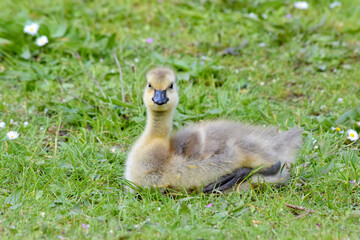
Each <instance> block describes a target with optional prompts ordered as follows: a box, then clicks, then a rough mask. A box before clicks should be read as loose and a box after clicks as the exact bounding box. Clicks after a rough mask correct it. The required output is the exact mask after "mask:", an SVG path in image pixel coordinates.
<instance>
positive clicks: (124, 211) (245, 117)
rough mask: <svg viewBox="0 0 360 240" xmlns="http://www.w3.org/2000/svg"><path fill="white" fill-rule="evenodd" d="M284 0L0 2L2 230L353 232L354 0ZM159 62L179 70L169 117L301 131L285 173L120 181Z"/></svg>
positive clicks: (55, 235) (320, 235)
mask: <svg viewBox="0 0 360 240" xmlns="http://www.w3.org/2000/svg"><path fill="white" fill-rule="evenodd" d="M294 2H295V1H277V0H274V1H264V0H255V1H250V0H243V1H230V0H222V1H220V0H214V1H206V0H203V1H181V0H177V1H175V0H174V1H167V0H162V1H160V0H159V1H145V0H138V1H130V0H126V1H120V0H113V1H97V0H94V1H91V0H83V1H80V0H53V1H49V0H48V1H41V0H34V1H24V0H22V1H20V0H1V2H0V9H1V10H0V22H1V24H0V238H2V239H44V238H45V239H256V238H259V239H358V238H359V236H360V228H359V225H360V191H359V190H360V188H359V184H360V152H359V148H360V140H357V141H351V140H350V139H348V138H347V137H348V133H347V131H348V130H349V129H353V130H355V131H357V132H359V131H360V77H359V76H360V22H359V16H360V2H359V1H358V0H356V1H352V0H344V1H341V3H339V4H334V3H333V1H327V0H324V1H315V0H314V1H309V2H308V8H307V9H299V8H296V7H295V6H294ZM339 5H340V6H339ZM31 22H35V23H37V24H39V26H40V28H39V30H38V32H37V34H36V35H34V36H33V35H30V34H28V33H25V32H24V27H25V25H27V24H29V23H31ZM32 30H34V29H32ZM40 36H46V38H47V40H48V42H47V43H46V41H43V42H36V40H37V38H38V37H40ZM43 40H44V39H43ZM38 44H39V45H42V46H38ZM43 44H44V45H43ZM115 56H116V57H115ZM116 58H118V60H119V63H120V66H121V70H120V68H119V67H118V65H117V63H116ZM155 66H169V67H171V68H173V69H174V70H175V71H176V72H177V79H178V86H179V88H180V104H179V106H178V108H177V112H176V115H175V120H174V127H175V129H179V128H180V127H182V126H185V125H187V124H190V123H192V122H196V121H201V120H205V119H219V118H221V119H232V120H236V121H242V122H246V123H251V124H256V125H266V126H270V125H273V126H277V127H279V128H280V129H282V130H286V129H289V128H291V127H296V126H301V127H303V128H304V134H303V138H304V144H303V147H302V148H301V150H300V151H299V154H298V159H297V162H296V164H295V165H294V166H293V171H292V172H293V176H292V178H291V180H290V181H289V183H288V184H287V185H286V186H283V187H282V188H274V187H270V186H264V187H263V188H261V189H253V190H250V191H248V192H245V193H242V194H240V193H237V192H234V193H232V194H228V195H220V196H218V195H205V194H192V195H186V194H184V193H179V194H178V195H176V196H164V195H162V194H160V193H157V192H154V191H145V190H144V191H142V192H140V194H139V195H134V194H129V193H127V192H125V191H124V185H125V184H126V182H125V180H124V178H123V172H124V163H125V160H126V156H127V152H128V151H129V148H130V146H131V144H132V143H133V142H134V141H135V140H136V137H137V136H138V135H139V134H140V133H141V131H142V130H143V129H144V126H145V120H146V112H145V108H144V106H143V103H142V99H141V98H142V91H143V88H144V87H145V84H146V82H145V73H146V72H147V71H148V70H149V69H151V68H152V67H155ZM120 73H122V80H123V84H122V81H121V76H120V75H121V74H120ZM2 122H3V123H2ZM334 128H337V129H334ZM11 131H16V132H17V133H18V134H19V136H18V137H16V135H15V136H13V137H12V138H13V139H11V138H9V136H8V133H9V132H11ZM13 134H14V133H13ZM10 137H11V136H10ZM289 204H290V205H289ZM292 205H293V206H292ZM296 208H298V209H296Z"/></svg>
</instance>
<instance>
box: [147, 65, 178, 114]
mask: <svg viewBox="0 0 360 240" xmlns="http://www.w3.org/2000/svg"><path fill="white" fill-rule="evenodd" d="M146 80H147V85H146V87H145V92H144V102H145V105H146V107H147V108H148V109H149V110H151V111H156V112H162V111H169V110H172V109H174V108H175V107H176V105H177V104H178V101H179V96H178V92H177V88H176V83H175V73H174V72H173V71H172V70H171V69H168V68H155V69H152V70H150V71H149V72H148V73H147V75H146Z"/></svg>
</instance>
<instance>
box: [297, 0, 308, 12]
mask: <svg viewBox="0 0 360 240" xmlns="http://www.w3.org/2000/svg"><path fill="white" fill-rule="evenodd" d="M294 7H295V8H297V9H301V10H305V9H308V8H309V4H308V3H307V2H304V1H300V2H296V3H294Z"/></svg>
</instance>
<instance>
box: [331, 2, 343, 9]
mask: <svg viewBox="0 0 360 240" xmlns="http://www.w3.org/2000/svg"><path fill="white" fill-rule="evenodd" d="M329 7H330V8H334V7H341V2H333V3H331V4H330V6H329Z"/></svg>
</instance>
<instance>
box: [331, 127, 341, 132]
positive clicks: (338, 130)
mask: <svg viewBox="0 0 360 240" xmlns="http://www.w3.org/2000/svg"><path fill="white" fill-rule="evenodd" d="M331 130H332V131H337V132H340V128H339V127H331Z"/></svg>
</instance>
